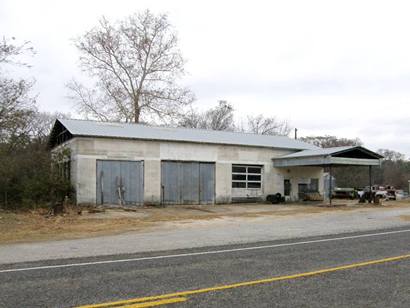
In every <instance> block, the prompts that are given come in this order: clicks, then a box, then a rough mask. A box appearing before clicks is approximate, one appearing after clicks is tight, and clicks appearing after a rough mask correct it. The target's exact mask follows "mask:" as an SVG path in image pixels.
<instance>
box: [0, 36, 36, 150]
mask: <svg viewBox="0 0 410 308" xmlns="http://www.w3.org/2000/svg"><path fill="white" fill-rule="evenodd" d="M14 41H15V39H14V38H12V39H11V40H10V39H5V38H3V40H2V41H1V42H0V143H9V144H8V145H9V146H14V145H15V144H17V143H19V142H21V141H22V139H25V138H27V136H28V133H29V132H30V120H31V118H32V116H33V114H34V113H35V112H36V105H35V104H36V101H35V97H33V96H32V95H31V94H30V91H31V89H32V87H33V85H34V82H35V81H34V80H28V79H18V80H16V79H12V78H9V77H6V69H5V65H7V64H11V65H21V66H26V67H29V65H28V64H26V63H24V62H21V61H20V60H17V59H16V58H21V56H22V55H30V54H33V53H34V51H33V48H32V47H30V45H29V42H24V43H22V44H16V43H15V42H14ZM23 137H24V138H23Z"/></svg>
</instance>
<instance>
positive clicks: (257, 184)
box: [248, 182, 261, 188]
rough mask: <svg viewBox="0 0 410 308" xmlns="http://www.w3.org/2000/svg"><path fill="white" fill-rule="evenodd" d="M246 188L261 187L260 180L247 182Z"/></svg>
mask: <svg viewBox="0 0 410 308" xmlns="http://www.w3.org/2000/svg"><path fill="white" fill-rule="evenodd" d="M248 188H261V183H260V182H248Z"/></svg>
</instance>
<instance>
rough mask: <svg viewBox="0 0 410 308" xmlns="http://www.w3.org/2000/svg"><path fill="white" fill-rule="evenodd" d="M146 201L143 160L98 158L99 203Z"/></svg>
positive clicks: (128, 203)
mask: <svg viewBox="0 0 410 308" xmlns="http://www.w3.org/2000/svg"><path fill="white" fill-rule="evenodd" d="M143 202H144V164H143V162H142V161H118V160H97V203H98V204H117V205H136V204H142V203H143Z"/></svg>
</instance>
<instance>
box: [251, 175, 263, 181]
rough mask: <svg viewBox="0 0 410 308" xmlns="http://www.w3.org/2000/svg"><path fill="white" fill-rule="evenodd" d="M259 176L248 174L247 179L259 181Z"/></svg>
mask: <svg viewBox="0 0 410 308" xmlns="http://www.w3.org/2000/svg"><path fill="white" fill-rule="evenodd" d="M260 180H261V176H260V175H248V181H260Z"/></svg>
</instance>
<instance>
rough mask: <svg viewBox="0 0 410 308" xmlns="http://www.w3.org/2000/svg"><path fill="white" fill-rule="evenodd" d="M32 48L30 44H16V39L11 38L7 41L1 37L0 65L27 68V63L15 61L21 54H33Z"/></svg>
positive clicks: (26, 42)
mask: <svg viewBox="0 0 410 308" xmlns="http://www.w3.org/2000/svg"><path fill="white" fill-rule="evenodd" d="M34 53H35V51H34V48H33V47H32V46H31V44H30V42H28V41H25V42H23V43H17V42H16V38H15V37H12V38H10V39H7V38H5V37H3V39H2V40H1V41H0V63H1V64H14V65H23V66H29V65H28V64H27V63H25V62H22V61H21V60H16V57H20V58H21V55H23V54H30V55H32V54H34Z"/></svg>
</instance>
